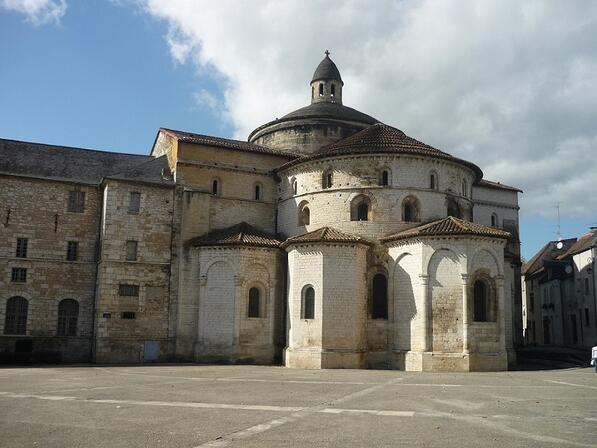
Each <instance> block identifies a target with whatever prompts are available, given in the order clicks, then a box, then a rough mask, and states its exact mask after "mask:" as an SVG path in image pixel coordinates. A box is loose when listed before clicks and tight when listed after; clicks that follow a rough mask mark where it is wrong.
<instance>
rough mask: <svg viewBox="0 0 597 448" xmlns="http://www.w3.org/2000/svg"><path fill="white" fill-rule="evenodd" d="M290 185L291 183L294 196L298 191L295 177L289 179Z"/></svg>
mask: <svg viewBox="0 0 597 448" xmlns="http://www.w3.org/2000/svg"><path fill="white" fill-rule="evenodd" d="M291 185H292V194H293V195H294V196H296V193H297V191H298V182H297V181H296V179H295V178H294V177H293V178H292V180H291Z"/></svg>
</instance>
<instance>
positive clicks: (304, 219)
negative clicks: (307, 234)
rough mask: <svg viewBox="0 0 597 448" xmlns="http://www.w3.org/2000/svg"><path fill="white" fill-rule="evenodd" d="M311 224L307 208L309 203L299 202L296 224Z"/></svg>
mask: <svg viewBox="0 0 597 448" xmlns="http://www.w3.org/2000/svg"><path fill="white" fill-rule="evenodd" d="M309 224H311V212H310V210H309V203H308V202H307V201H303V202H301V203H300V204H299V215H298V225H299V226H308V225H309Z"/></svg>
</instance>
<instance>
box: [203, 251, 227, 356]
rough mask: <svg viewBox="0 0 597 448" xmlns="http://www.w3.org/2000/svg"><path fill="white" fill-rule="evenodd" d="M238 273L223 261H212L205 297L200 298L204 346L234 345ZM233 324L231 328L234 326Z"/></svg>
mask: <svg viewBox="0 0 597 448" xmlns="http://www.w3.org/2000/svg"><path fill="white" fill-rule="evenodd" d="M234 274H235V271H234V269H232V267H231V264H230V263H229V262H226V261H224V260H215V261H213V262H212V263H211V264H210V265H209V267H208V269H207V270H206V280H207V281H206V285H205V288H204V296H203V297H202V298H201V297H200V299H199V306H200V312H201V317H202V319H201V324H200V325H201V329H202V339H203V340H202V343H203V344H205V345H206V346H207V347H210V348H217V347H229V346H231V345H232V344H233V342H234V334H235V328H234V325H233V323H234V322H235V314H236V313H235V303H236V299H235V289H236V286H235V275H234ZM231 324H232V325H231Z"/></svg>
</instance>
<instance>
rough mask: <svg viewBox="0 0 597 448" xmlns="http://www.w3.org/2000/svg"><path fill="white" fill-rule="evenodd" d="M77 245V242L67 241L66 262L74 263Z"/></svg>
mask: <svg viewBox="0 0 597 448" xmlns="http://www.w3.org/2000/svg"><path fill="white" fill-rule="evenodd" d="M78 252H79V243H78V242H77V241H69V242H68V245H67V247H66V259H67V260H68V261H75V260H76V259H77V257H78Z"/></svg>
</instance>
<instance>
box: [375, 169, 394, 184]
mask: <svg viewBox="0 0 597 448" xmlns="http://www.w3.org/2000/svg"><path fill="white" fill-rule="evenodd" d="M378 185H379V186H381V187H391V186H392V170H391V169H390V167H388V166H383V167H381V168H380V170H379V173H378Z"/></svg>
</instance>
